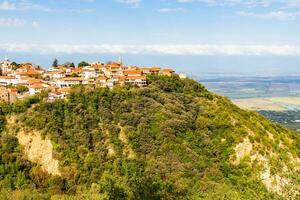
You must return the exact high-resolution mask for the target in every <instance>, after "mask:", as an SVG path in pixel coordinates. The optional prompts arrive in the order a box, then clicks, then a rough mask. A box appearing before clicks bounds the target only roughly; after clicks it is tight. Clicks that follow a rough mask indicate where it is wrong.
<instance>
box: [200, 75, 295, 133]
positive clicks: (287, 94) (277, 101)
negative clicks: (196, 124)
mask: <svg viewBox="0 0 300 200" xmlns="http://www.w3.org/2000/svg"><path fill="white" fill-rule="evenodd" d="M200 82H201V83H203V84H204V85H205V86H206V87H207V88H208V89H209V90H211V91H214V92H216V93H218V94H221V95H224V96H227V97H229V98H230V99H231V100H232V101H233V102H234V103H235V104H236V105H238V106H239V107H241V108H243V109H248V110H256V111H258V112H260V113H261V114H263V115H264V116H266V117H267V118H269V119H270V120H271V121H274V122H278V123H281V124H283V125H284V126H286V127H288V128H291V129H294V130H297V131H300V76H265V77H264V76H242V75H235V76H228V75H207V76H204V77H202V78H201V79H200Z"/></svg>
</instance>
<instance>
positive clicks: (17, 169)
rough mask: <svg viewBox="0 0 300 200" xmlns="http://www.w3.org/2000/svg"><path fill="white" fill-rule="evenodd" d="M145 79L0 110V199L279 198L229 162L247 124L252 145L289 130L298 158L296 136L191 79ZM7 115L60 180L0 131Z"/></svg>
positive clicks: (247, 171) (3, 106)
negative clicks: (36, 134)
mask: <svg viewBox="0 0 300 200" xmlns="http://www.w3.org/2000/svg"><path fill="white" fill-rule="evenodd" d="M148 81H149V86H147V87H145V88H136V87H133V86H123V87H116V88H114V89H113V90H109V89H106V88H89V87H86V86H78V87H75V88H73V90H72V92H71V94H70V95H69V96H68V98H67V100H58V101H55V102H52V103H50V102H47V101H41V98H42V97H41V96H40V97H32V98H30V99H27V100H25V101H20V102H17V103H15V104H13V105H7V104H1V106H0V131H1V138H0V156H1V157H0V188H1V190H2V192H1V193H2V194H3V195H6V196H7V195H16V194H15V191H21V194H19V195H21V196H22V197H23V196H35V197H36V198H39V199H41V198H44V199H48V198H50V197H51V196H53V195H67V196H72V197H73V198H76V197H77V198H78V199H82V198H85V199H89V198H90V199H274V198H279V197H278V196H276V195H275V194H271V193H269V192H268V191H267V190H266V189H265V187H264V186H263V185H262V183H261V182H260V181H259V180H258V178H257V176H256V174H255V173H254V170H255V169H253V168H252V167H251V166H250V165H249V164H248V163H247V161H246V160H245V161H243V162H242V163H241V164H240V165H238V166H236V165H233V164H232V163H231V162H230V156H231V155H232V154H233V152H234V147H235V145H236V144H237V143H239V142H241V140H242V139H243V138H244V137H245V136H246V135H247V130H248V129H249V128H251V130H252V131H254V132H257V133H259V134H260V137H255V136H253V137H251V138H250V139H251V140H253V141H257V142H261V141H262V140H265V142H264V144H266V145H268V140H267V139H266V138H265V136H264V133H263V131H268V132H271V133H273V134H274V138H275V140H277V139H278V140H279V139H280V137H282V136H281V135H280V134H279V133H285V134H288V135H289V136H291V137H293V139H294V140H295V144H292V145H290V146H288V144H286V145H287V147H288V148H290V150H291V151H292V153H295V154H298V155H299V151H300V150H299V149H297V148H296V146H297V145H300V139H299V137H298V136H297V135H295V134H294V133H292V132H289V131H286V130H284V129H283V128H282V127H280V126H278V125H275V124H271V123H269V122H268V121H267V120H266V119H264V118H263V117H261V116H260V115H258V114H256V113H253V112H246V111H243V110H241V109H239V108H238V107H236V106H234V105H233V104H231V103H230V101H229V100H227V99H226V98H223V97H220V96H217V95H214V94H212V93H210V92H208V91H207V90H206V89H205V88H204V87H203V86H202V85H201V84H199V83H197V82H195V81H193V80H191V79H184V80H181V79H180V78H179V77H178V76H173V77H164V76H151V77H149V80H148ZM32 104H35V105H34V106H31V105H32ZM9 114H17V116H18V119H19V122H20V123H22V126H26V127H28V128H29V129H31V130H39V131H40V132H41V133H42V134H43V135H44V136H47V137H48V138H50V139H51V141H52V142H53V147H54V156H55V158H57V159H58V160H59V162H60V171H61V174H62V176H50V175H48V174H47V173H45V172H43V171H42V170H41V168H40V167H39V166H38V165H36V164H33V163H30V162H29V161H27V160H26V158H25V157H24V155H23V154H22V148H21V147H20V146H19V145H18V142H17V140H16V138H15V137H14V136H12V135H8V134H7V133H6V131H5V129H6V126H5V123H6V116H7V115H9ZM258 122H259V123H261V124H263V125H264V127H265V129H264V130H262V128H261V127H260V126H258V125H257V124H258ZM277 136H278V138H277ZM221 141H224V142H221ZM270 145H271V146H270V147H271V148H274V147H273V146H272V145H273V144H270ZM274 166H275V165H274ZM298 181H299V179H298ZM28 191H32V192H28ZM0 197H1V196H0Z"/></svg>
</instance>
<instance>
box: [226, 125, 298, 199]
mask: <svg viewBox="0 0 300 200" xmlns="http://www.w3.org/2000/svg"><path fill="white" fill-rule="evenodd" d="M261 128H262V129H264V128H263V127H262V126H261ZM266 133H267V134H268V140H269V141H268V142H273V143H274V142H275V140H274V138H273V135H271V133H269V132H268V131H266ZM248 134H249V135H248V136H247V137H246V138H244V140H243V141H242V142H241V143H239V144H237V145H236V146H235V148H234V154H233V155H232V158H231V159H232V160H231V162H232V163H233V164H234V165H239V164H240V163H241V162H242V160H243V159H247V158H248V160H249V163H250V165H251V166H252V167H253V169H255V168H256V170H257V169H258V170H257V177H258V178H259V179H260V181H261V182H262V183H263V184H264V186H265V187H266V189H267V190H268V191H269V192H272V193H276V194H278V195H280V196H282V197H284V198H286V199H298V198H299V195H300V193H299V191H300V188H299V186H298V185H297V184H296V183H295V182H294V181H293V180H292V179H291V178H290V177H289V175H290V174H293V173H298V172H299V167H300V162H299V160H300V159H299V157H298V156H296V157H295V156H293V155H292V154H291V153H289V152H288V153H287V155H288V157H289V161H288V162H287V163H283V162H282V161H278V162H280V163H279V164H280V165H282V166H283V167H282V168H281V169H279V170H277V171H276V172H274V170H273V171H272V169H271V168H272V167H273V166H272V164H271V162H272V160H279V157H280V153H278V152H273V150H272V149H271V150H267V154H262V153H261V152H262V150H266V147H265V146H264V144H262V143H257V142H254V143H252V142H251V141H250V140H249V136H255V133H254V132H253V131H251V130H250V129H248ZM285 139H286V140H289V141H290V142H292V139H290V138H288V137H287V138H285ZM277 145H278V146H279V147H280V148H282V149H284V148H285V146H284V145H282V142H281V141H279V143H278V144H277Z"/></svg>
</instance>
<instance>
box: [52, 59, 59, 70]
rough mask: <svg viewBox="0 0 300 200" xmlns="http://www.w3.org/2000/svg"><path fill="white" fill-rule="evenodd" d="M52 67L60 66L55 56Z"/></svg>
mask: <svg viewBox="0 0 300 200" xmlns="http://www.w3.org/2000/svg"><path fill="white" fill-rule="evenodd" d="M52 67H53V68H57V67H58V60H57V59H56V58H55V59H54V61H53V63H52Z"/></svg>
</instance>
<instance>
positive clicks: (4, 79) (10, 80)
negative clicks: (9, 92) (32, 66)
mask: <svg viewBox="0 0 300 200" xmlns="http://www.w3.org/2000/svg"><path fill="white" fill-rule="evenodd" d="M19 83H20V81H19V79H17V78H16V77H15V76H0V85H4V86H6V85H16V84H19Z"/></svg>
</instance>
